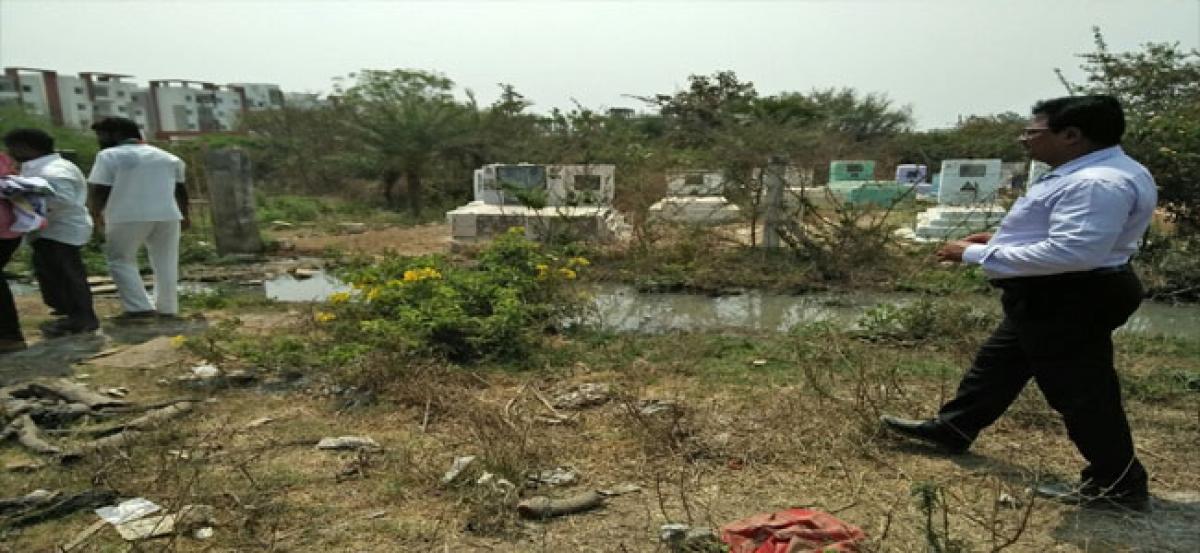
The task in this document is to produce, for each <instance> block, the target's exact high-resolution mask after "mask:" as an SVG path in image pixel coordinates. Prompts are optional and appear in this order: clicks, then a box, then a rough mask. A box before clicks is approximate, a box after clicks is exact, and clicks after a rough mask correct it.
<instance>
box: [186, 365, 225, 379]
mask: <svg viewBox="0 0 1200 553" xmlns="http://www.w3.org/2000/svg"><path fill="white" fill-rule="evenodd" d="M192 376H195V377H196V378H203V379H208V378H216V377H218V376H221V369H218V368H217V366H216V365H213V364H211V363H201V364H199V365H196V366H195V367H192Z"/></svg>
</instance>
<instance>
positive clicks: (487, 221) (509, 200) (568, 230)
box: [446, 163, 626, 242]
mask: <svg viewBox="0 0 1200 553" xmlns="http://www.w3.org/2000/svg"><path fill="white" fill-rule="evenodd" d="M473 188H474V195H475V200H474V201H472V202H470V203H468V204H467V205H464V206H460V207H458V208H456V209H453V210H451V211H449V212H447V213H446V220H447V223H449V225H450V235H451V238H452V239H453V240H456V241H466V242H470V241H477V240H486V239H490V238H493V237H495V236H496V235H498V234H501V233H504V232H506V231H507V230H508V229H510V228H514V227H522V228H524V229H525V235H526V236H527V237H529V238H531V239H547V238H553V237H556V236H562V235H564V234H570V235H571V236H576V237H580V238H583V239H593V240H609V239H612V238H614V237H615V236H617V235H618V234H620V233H622V232H625V230H624V227H625V226H626V225H625V223H624V220H623V219H622V218H621V217H620V214H619V213H617V212H616V211H615V210H613V209H612V201H613V196H614V193H615V191H616V166H614V165H536V164H531V163H515V164H505V163H491V164H488V165H484V166H483V167H480V168H479V169H476V170H475V173H474V183H473ZM523 191H528V192H530V193H540V194H542V196H543V198H544V200H545V205H544V206H541V205H527V203H523V202H522V201H521V200H522V198H521V197H520V196H521V195H522V194H521V193H522V192H523Z"/></svg>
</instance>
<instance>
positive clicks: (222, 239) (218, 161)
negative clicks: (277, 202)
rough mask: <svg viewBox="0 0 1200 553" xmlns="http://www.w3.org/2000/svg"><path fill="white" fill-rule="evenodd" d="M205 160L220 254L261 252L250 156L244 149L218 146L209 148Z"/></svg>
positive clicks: (210, 203) (261, 244)
mask: <svg viewBox="0 0 1200 553" xmlns="http://www.w3.org/2000/svg"><path fill="white" fill-rule="evenodd" d="M205 162H206V165H205V173H206V174H207V176H208V200H209V205H210V206H212V220H213V234H214V237H215V239H216V243H217V253H219V254H221V255H227V254H239V253H240V254H258V253H262V251H263V241H262V236H260V235H259V234H258V221H257V219H256V218H255V209H254V180H253V179H252V178H251V170H250V156H249V155H247V154H246V152H245V151H244V150H242V149H241V148H219V149H216V150H210V151H209V152H208V157H207V159H206V160H205Z"/></svg>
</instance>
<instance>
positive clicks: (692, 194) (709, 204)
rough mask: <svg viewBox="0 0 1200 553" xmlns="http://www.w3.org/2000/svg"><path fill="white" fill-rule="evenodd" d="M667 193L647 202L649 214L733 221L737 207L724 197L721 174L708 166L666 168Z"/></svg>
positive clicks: (697, 220) (696, 221) (686, 219)
mask: <svg viewBox="0 0 1200 553" xmlns="http://www.w3.org/2000/svg"><path fill="white" fill-rule="evenodd" d="M666 179H667V197H665V198H663V199H661V200H659V201H657V202H655V203H654V204H653V205H651V206H650V211H649V215H650V216H651V217H653V218H656V219H660V220H665V221H674V222H679V223H693V224H724V223H729V222H732V221H735V220H737V219H738V218H739V216H740V215H741V210H740V209H739V208H738V206H736V205H734V204H733V203H732V202H730V201H729V200H728V199H726V198H725V177H724V175H722V174H721V173H720V172H717V171H709V170H676V171H669V172H668V173H667V175H666Z"/></svg>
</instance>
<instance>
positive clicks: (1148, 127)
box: [1058, 28, 1200, 235]
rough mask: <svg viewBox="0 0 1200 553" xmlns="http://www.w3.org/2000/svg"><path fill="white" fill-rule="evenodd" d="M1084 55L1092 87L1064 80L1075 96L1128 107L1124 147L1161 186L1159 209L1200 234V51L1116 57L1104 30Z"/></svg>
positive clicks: (1150, 50)
mask: <svg viewBox="0 0 1200 553" xmlns="http://www.w3.org/2000/svg"><path fill="white" fill-rule="evenodd" d="M1093 33H1094V38H1095V44H1096V50H1095V51H1094V52H1090V53H1086V54H1081V55H1080V56H1079V57H1081V58H1082V59H1083V61H1084V62H1083V65H1082V69H1083V70H1084V72H1085V73H1086V74H1087V80H1086V82H1084V83H1082V84H1076V83H1071V82H1068V81H1067V80H1066V79H1065V78H1064V77H1063V75H1062V73H1061V72H1058V75H1059V79H1060V80H1061V81H1062V83H1063V85H1064V86H1065V87H1066V88H1067V90H1068V92H1070V93H1071V94H1080V93H1087V94H1111V95H1113V96H1116V97H1117V98H1118V99H1120V100H1121V104H1122V105H1123V106H1124V107H1125V113H1126V119H1127V130H1126V133H1125V139H1124V141H1123V144H1124V146H1125V148H1126V149H1127V150H1128V151H1129V153H1130V154H1131V155H1133V156H1134V157H1135V158H1137V159H1138V161H1140V162H1142V163H1143V164H1145V165H1146V167H1147V168H1149V169H1150V172H1151V173H1153V174H1154V178H1155V180H1156V181H1157V182H1158V188H1159V204H1160V205H1162V206H1163V207H1165V208H1166V209H1167V211H1168V212H1169V213H1171V215H1172V216H1173V217H1174V219H1175V221H1176V222H1177V223H1178V229H1179V231H1180V232H1182V233H1184V234H1193V235H1195V234H1200V179H1198V178H1197V175H1200V51H1197V50H1192V51H1190V52H1187V51H1183V50H1180V49H1179V45H1178V44H1162V43H1158V44H1155V43H1151V44H1146V45H1144V46H1143V47H1142V50H1140V51H1135V52H1122V53H1113V52H1110V51H1109V49H1108V45H1107V44H1106V43H1105V42H1104V36H1103V35H1102V34H1101V32H1100V29H1099V28H1094V29H1093Z"/></svg>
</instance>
